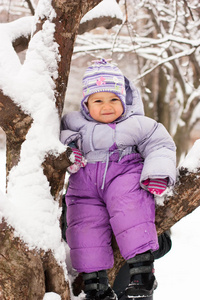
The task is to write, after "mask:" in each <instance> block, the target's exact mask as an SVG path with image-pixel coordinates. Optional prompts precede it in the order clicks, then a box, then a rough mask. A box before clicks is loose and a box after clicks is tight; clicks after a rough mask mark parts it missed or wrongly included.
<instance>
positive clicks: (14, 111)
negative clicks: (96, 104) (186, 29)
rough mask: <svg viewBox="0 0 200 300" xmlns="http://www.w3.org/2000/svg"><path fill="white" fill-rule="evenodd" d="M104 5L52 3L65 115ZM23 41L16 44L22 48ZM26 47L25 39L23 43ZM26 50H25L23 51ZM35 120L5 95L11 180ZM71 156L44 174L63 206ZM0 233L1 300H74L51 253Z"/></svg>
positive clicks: (0, 105) (0, 102) (48, 165)
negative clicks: (79, 49)
mask: <svg viewBox="0 0 200 300" xmlns="http://www.w3.org/2000/svg"><path fill="white" fill-rule="evenodd" d="M100 1H101V0H90V1H87V2H86V1H85V2H82V1H65V0H53V1H52V6H53V7H54V9H55V11H56V14H57V16H56V18H55V19H54V21H53V22H54V23H55V28H56V30H55V40H56V42H57V43H58V44H59V46H60V47H59V52H60V56H61V60H60V61H59V64H58V72H59V76H58V79H57V80H56V81H55V84H56V89H55V97H56V106H57V109H58V113H59V116H60V117H61V115H62V109H63V104H64V100H65V91H66V87H67V81H68V75H69V70H70V63H71V57H72V53H73V46H74V41H75V37H76V34H77V31H78V27H79V23H80V20H81V18H82V17H83V14H84V13H86V12H87V11H88V10H89V9H91V8H93V7H94V6H95V5H96V4H98V3H99V2H100ZM44 21H45V20H40V22H39V23H38V24H37V26H36V32H37V31H38V30H42V26H43V23H44ZM19 41H20V38H19V39H18V40H17V43H16V44H15V46H16V48H17V49H20V45H19ZM21 41H22V42H23V43H24V39H21ZM22 47H23V46H22ZM32 121H33V120H32V118H31V117H30V116H28V115H27V114H25V113H24V112H23V111H22V110H21V109H20V108H19V107H18V106H17V105H16V104H15V103H14V102H13V101H12V99H10V98H9V97H8V96H6V95H4V94H3V92H2V91H0V126H1V127H2V128H3V130H4V131H5V133H6V138H7V175H8V174H9V171H10V170H11V169H12V167H13V166H17V164H18V161H19V158H20V151H21V145H22V143H23V142H24V141H25V139H26V134H27V132H28V130H29V128H30V126H31V124H32ZM70 153H71V151H70V150H68V151H67V152H65V153H62V154H61V155H59V157H55V156H52V155H48V156H47V157H46V159H45V161H44V162H43V166H41V167H43V170H44V174H45V175H46V177H47V179H48V180H49V184H50V186H51V193H52V195H53V196H54V199H55V201H59V202H60V205H61V197H62V193H61V191H62V189H63V185H64V177H65V173H66V168H67V166H69V164H70V161H69V159H68V157H69V155H70ZM0 226H1V228H0V237H1V245H0V254H1V255H0V299H4V300H12V299H13V300H14V299H17V300H42V299H43V297H44V294H45V292H55V293H57V294H59V295H60V296H61V299H62V300H68V299H70V293H69V285H68V282H67V281H66V278H65V274H64V269H63V268H62V266H59V265H58V263H57V261H56V260H55V258H54V255H53V254H52V252H51V251H48V252H44V251H40V250H39V249H33V250H30V249H29V248H28V247H27V246H26V245H25V244H24V242H23V241H22V240H21V239H20V238H18V237H14V229H13V228H11V227H10V225H9V224H7V223H6V222H5V221H2V223H1V225H0Z"/></svg>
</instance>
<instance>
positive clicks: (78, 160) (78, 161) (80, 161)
mask: <svg viewBox="0 0 200 300" xmlns="http://www.w3.org/2000/svg"><path fill="white" fill-rule="evenodd" d="M71 149H72V152H73V154H74V158H75V160H74V163H73V165H71V166H69V167H68V168H67V170H68V172H69V173H76V172H78V171H79V170H80V168H83V167H85V166H86V164H87V161H86V159H85V157H83V156H82V153H81V151H80V150H79V149H77V148H71Z"/></svg>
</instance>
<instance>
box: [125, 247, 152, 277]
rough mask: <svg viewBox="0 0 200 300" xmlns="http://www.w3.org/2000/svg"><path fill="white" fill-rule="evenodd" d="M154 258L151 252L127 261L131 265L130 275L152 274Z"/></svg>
mask: <svg viewBox="0 0 200 300" xmlns="http://www.w3.org/2000/svg"><path fill="white" fill-rule="evenodd" d="M153 262H154V257H153V254H152V253H151V251H147V252H145V253H141V254H138V255H136V256H134V257H132V258H130V259H128V260H127V263H128V265H129V271H130V275H131V276H132V275H135V274H141V273H151V272H152V264H153Z"/></svg>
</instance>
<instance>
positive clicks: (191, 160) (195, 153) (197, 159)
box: [180, 139, 200, 172]
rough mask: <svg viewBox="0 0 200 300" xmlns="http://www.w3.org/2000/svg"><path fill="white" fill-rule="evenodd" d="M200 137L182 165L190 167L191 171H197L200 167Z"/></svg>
mask: <svg viewBox="0 0 200 300" xmlns="http://www.w3.org/2000/svg"><path fill="white" fill-rule="evenodd" d="M199 149H200V139H198V140H197V141H195V143H194V145H193V147H192V149H191V150H190V151H189V153H188V154H187V156H186V157H185V159H184V161H183V162H182V163H181V165H180V167H183V168H186V169H188V171H190V172H196V171H197V169H199V168H200V151H199Z"/></svg>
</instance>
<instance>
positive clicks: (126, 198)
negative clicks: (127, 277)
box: [104, 172, 158, 260]
mask: <svg viewBox="0 0 200 300" xmlns="http://www.w3.org/2000/svg"><path fill="white" fill-rule="evenodd" d="M139 179H140V174H139V173H135V172H132V173H131V172H129V173H124V174H122V175H121V176H118V177H116V178H115V179H114V180H113V181H112V182H111V183H110V184H109V186H108V187H107V189H106V191H105V193H104V195H105V202H106V205H107V210H108V213H109V215H110V224H111V227H112V230H113V233H114V235H115V237H116V241H117V244H118V246H119V249H120V252H121V254H122V256H123V257H124V258H125V260H128V259H129V258H132V257H134V256H135V255H137V254H139V253H143V252H146V251H148V250H152V251H155V250H157V249H158V238H157V231H156V227H155V223H154V222H155V202H154V197H153V195H152V194H150V193H149V192H147V191H145V190H143V189H142V188H141V187H140V183H139Z"/></svg>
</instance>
